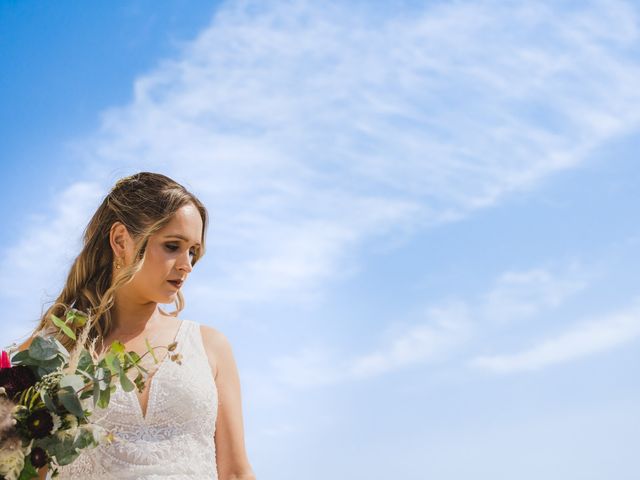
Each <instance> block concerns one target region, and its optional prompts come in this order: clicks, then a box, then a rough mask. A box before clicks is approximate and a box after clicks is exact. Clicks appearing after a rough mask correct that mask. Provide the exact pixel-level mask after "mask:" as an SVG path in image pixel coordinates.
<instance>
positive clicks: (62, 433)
mask: <svg viewBox="0 0 640 480" xmlns="http://www.w3.org/2000/svg"><path fill="white" fill-rule="evenodd" d="M64 421H65V423H66V424H68V425H69V427H68V428H65V429H59V430H58V432H57V433H56V436H57V437H58V438H59V439H60V440H64V439H65V438H75V437H76V433H77V431H78V419H77V418H76V416H75V415H72V414H70V413H68V414H66V415H65V416H64Z"/></svg>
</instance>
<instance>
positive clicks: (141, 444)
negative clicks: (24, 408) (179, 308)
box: [49, 320, 218, 480]
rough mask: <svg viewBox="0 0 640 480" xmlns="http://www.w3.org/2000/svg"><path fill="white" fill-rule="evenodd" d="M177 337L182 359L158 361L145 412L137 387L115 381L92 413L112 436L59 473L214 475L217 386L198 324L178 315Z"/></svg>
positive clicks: (182, 478) (141, 478) (177, 478)
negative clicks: (108, 396) (128, 389)
mask: <svg viewBox="0 0 640 480" xmlns="http://www.w3.org/2000/svg"><path fill="white" fill-rule="evenodd" d="M176 341H177V342H178V347H177V349H176V352H180V353H181V354H182V365H179V364H177V363H175V362H173V361H171V359H169V356H168V355H167V356H165V357H164V359H163V360H162V361H161V363H160V364H159V366H158V369H157V370H156V371H155V373H154V374H153V375H152V376H151V378H150V380H149V381H150V387H149V401H148V406H147V412H146V416H143V415H142V408H141V406H140V403H139V401H138V397H137V394H136V392H137V390H133V391H131V392H125V391H124V390H122V387H121V386H120V384H119V383H118V384H117V389H116V391H115V393H114V394H113V395H112V396H111V400H110V402H109V406H108V407H107V408H106V409H96V410H95V412H94V414H93V415H92V417H91V418H92V421H94V422H96V423H98V424H99V425H101V426H103V427H105V428H106V429H107V430H109V431H111V432H112V433H113V434H114V435H115V436H116V439H115V440H114V441H113V442H112V443H111V444H103V445H100V446H99V447H97V448H95V449H88V450H84V451H83V453H82V454H81V455H80V457H78V459H77V460H76V461H75V462H74V463H72V464H71V465H65V466H63V467H60V468H59V472H60V475H59V476H58V477H57V478H58V479H60V480H64V479H74V480H79V479H83V480H85V479H92V480H107V479H110V480H111V479H118V480H134V479H136V480H156V479H158V480H159V479H163V480H169V479H172V480H187V479H189V480H195V479H198V480H204V479H215V480H217V479H218V472H217V468H216V451H215V443H214V434H215V424H216V417H217V413H218V408H217V405H218V391H217V388H216V384H215V380H214V378H213V374H212V372H211V367H210V366H209V362H208V360H207V355H206V352H205V349H204V345H203V342H202V335H201V332H200V325H199V324H198V323H197V322H194V321H191V320H182V323H181V324H180V327H179V329H178V333H177V334H176ZM161 351H162V350H161ZM91 406H93V400H91ZM49 475H50V474H49Z"/></svg>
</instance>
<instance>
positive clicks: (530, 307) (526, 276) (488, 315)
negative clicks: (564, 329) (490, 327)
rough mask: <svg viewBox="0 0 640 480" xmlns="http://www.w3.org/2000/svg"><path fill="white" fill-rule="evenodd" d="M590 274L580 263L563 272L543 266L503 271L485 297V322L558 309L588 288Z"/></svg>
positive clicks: (518, 318) (483, 311)
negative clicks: (524, 269)
mask: <svg viewBox="0 0 640 480" xmlns="http://www.w3.org/2000/svg"><path fill="white" fill-rule="evenodd" d="M590 275H592V274H589V273H587V272H586V271H585V270H584V269H582V268H580V267H579V266H578V265H577V264H573V265H570V266H569V267H568V268H567V271H564V272H551V271H550V270H548V269H546V268H542V267H539V268H534V269H531V270H528V271H520V272H518V271H512V272H504V273H502V274H501V275H500V276H499V278H498V279H497V280H496V284H495V285H494V287H493V288H492V289H491V290H490V291H489V292H487V294H485V295H483V299H482V306H481V313H482V316H483V319H484V320H486V321H488V322H496V323H506V322H513V321H515V320H520V319H523V318H529V317H531V316H534V315H536V314H537V313H538V312H540V311H541V310H543V309H548V308H553V307H557V306H559V305H561V304H562V302H563V301H565V300H566V299H567V298H568V297H570V296H571V295H574V294H576V293H578V292H580V291H581V290H583V289H585V288H586V287H587V286H588V284H589V281H590V280H591V278H589V277H590Z"/></svg>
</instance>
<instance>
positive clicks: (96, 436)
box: [81, 423, 112, 445]
mask: <svg viewBox="0 0 640 480" xmlns="http://www.w3.org/2000/svg"><path fill="white" fill-rule="evenodd" d="M81 428H82V429H83V430H86V431H87V432H90V433H91V435H93V441H94V442H96V444H98V445H100V444H102V443H110V442H111V440H112V435H111V434H110V433H109V432H108V431H107V429H105V428H104V427H103V426H101V425H98V424H97V423H87V424H86V425H82V427H81Z"/></svg>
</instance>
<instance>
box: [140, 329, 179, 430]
mask: <svg viewBox="0 0 640 480" xmlns="http://www.w3.org/2000/svg"><path fill="white" fill-rule="evenodd" d="M185 321H186V320H184V319H183V320H181V321H180V325H179V326H178V330H177V331H176V334H175V337H174V339H173V341H174V342H177V341H178V340H179V337H180V336H181V335H182V330H183V327H184V324H185ZM172 343H173V342H172ZM181 347H182V345H181V344H180V343H178V347H177V348H176V350H175V351H174V353H176V352H178V351H181V350H182V348H181ZM168 358H169V352H166V353H165V356H164V358H163V359H162V360H161V361H160V364H159V365H158V368H157V369H156V371H155V372H153V375H151V377H149V378H148V379H147V383H148V384H149V396H148V398H147V411H146V412H143V411H142V404H141V403H140V398H139V397H138V391H137V389H134V390H132V392H131V393H133V395H132V396H131V397H132V399H133V401H134V402H135V404H136V406H137V411H138V415H139V417H140V418H141V419H142V422H143V423H146V421H147V420H148V419H149V413H150V410H151V405H152V403H153V395H152V394H153V392H154V389H153V388H152V387H153V384H154V383H155V382H154V381H153V380H154V379H155V378H156V376H157V375H158V374H159V373H160V370H161V369H162V367H163V366H164V364H165V363H167V359H168Z"/></svg>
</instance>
